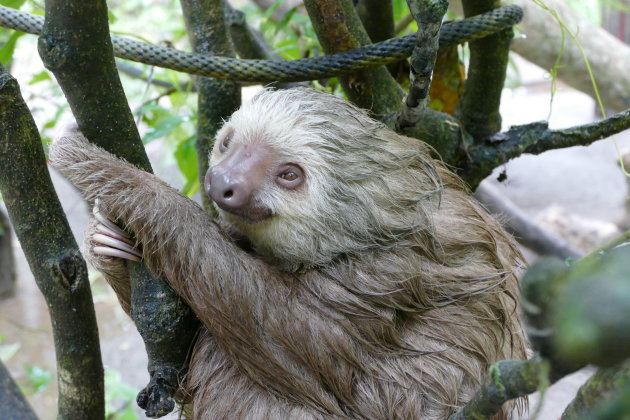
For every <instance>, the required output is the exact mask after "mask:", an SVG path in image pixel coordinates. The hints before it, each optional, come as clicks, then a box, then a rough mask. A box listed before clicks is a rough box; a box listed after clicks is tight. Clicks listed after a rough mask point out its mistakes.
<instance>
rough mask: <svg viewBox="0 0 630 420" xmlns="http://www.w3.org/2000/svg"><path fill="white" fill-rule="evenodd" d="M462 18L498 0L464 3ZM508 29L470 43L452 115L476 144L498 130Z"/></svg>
mask: <svg viewBox="0 0 630 420" xmlns="http://www.w3.org/2000/svg"><path fill="white" fill-rule="evenodd" d="M462 3H463V5H464V14H465V16H466V17H469V16H474V15H478V14H481V13H484V12H487V11H489V10H492V9H495V8H497V7H499V6H500V1H499V0H464V1H463V2H462ZM512 37H513V31H512V28H511V27H510V28H508V29H505V30H503V31H501V32H498V33H496V34H494V35H490V36H487V37H485V38H483V39H479V40H476V41H472V42H470V44H469V47H470V64H469V67H468V78H467V79H466V84H465V87H464V93H463V94H462V98H461V100H460V103H459V106H458V109H457V111H456V114H455V115H456V116H457V117H458V118H459V119H460V121H461V122H462V124H463V125H464V129H465V130H466V131H467V132H469V133H470V134H471V135H472V136H473V138H474V139H475V141H476V142H478V141H483V140H484V139H486V138H487V137H489V136H491V135H492V134H494V133H497V132H498V131H499V130H501V114H500V112H499V105H500V104H501V92H502V90H503V85H504V84H505V74H506V70H507V63H508V54H509V51H510V42H511V40H512Z"/></svg>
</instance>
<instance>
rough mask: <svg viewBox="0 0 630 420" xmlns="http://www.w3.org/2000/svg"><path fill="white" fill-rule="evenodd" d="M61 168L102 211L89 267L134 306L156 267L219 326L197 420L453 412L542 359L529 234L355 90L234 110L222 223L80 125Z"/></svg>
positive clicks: (197, 368) (190, 381)
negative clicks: (524, 276) (496, 372)
mask: <svg viewBox="0 0 630 420" xmlns="http://www.w3.org/2000/svg"><path fill="white" fill-rule="evenodd" d="M50 161H51V163H52V165H53V166H54V167H55V168H56V169H57V170H58V171H60V172H61V173H62V174H63V175H64V176H66V177H67V178H68V179H69V180H70V181H71V182H72V183H73V184H74V185H75V186H76V187H78V188H79V190H80V191H82V193H83V194H84V196H85V198H86V199H87V200H88V201H91V202H95V201H96V202H97V206H96V207H95V208H96V210H95V215H96V217H94V218H93V220H92V221H91V223H90V227H89V229H88V234H87V242H86V253H87V258H88V260H89V261H90V262H91V263H92V264H93V265H94V266H95V267H97V268H98V269H99V270H101V271H102V272H103V274H104V275H105V277H106V278H107V280H108V281H109V282H110V284H111V285H112V287H113V288H114V290H115V291H116V293H117V294H118V296H119V299H120V301H121V304H122V306H123V308H125V309H126V310H127V311H129V301H130V286H129V279H128V273H127V272H126V269H125V265H124V264H123V261H124V259H129V260H140V259H142V261H144V262H145V263H146V265H147V267H148V268H149V270H151V272H152V273H154V274H156V275H163V276H165V278H166V279H167V281H168V282H169V284H170V285H171V286H172V287H173V289H174V290H175V291H176V292H177V293H178V294H179V295H180V296H181V297H182V298H183V299H184V300H185V301H186V302H187V303H188V305H190V307H191V308H192V309H193V311H194V312H195V314H196V315H197V317H198V318H199V320H200V321H201V323H202V327H201V331H200V334H199V337H198V339H197V341H196V344H195V348H194V351H193V354H192V356H191V361H190V367H189V371H188V373H187V377H186V380H185V383H184V384H182V387H183V388H184V389H185V392H186V393H187V394H188V395H190V396H191V408H190V415H191V416H192V417H193V418H197V419H224V418H239V419H240V418H243V419H267V418H268V419H289V418H295V419H324V418H354V419H394V418H405V419H429V420H432V419H436V420H437V419H446V418H448V417H449V416H450V415H452V414H453V413H454V412H455V411H456V410H457V409H458V408H460V407H462V406H463V405H464V404H466V402H468V401H469V400H470V399H471V398H472V396H473V395H474V393H475V392H476V391H477V390H478V389H479V387H480V385H481V384H482V383H483V381H484V379H485V378H486V377H487V371H488V368H489V367H490V365H491V364H493V363H495V362H497V361H499V360H503V359H524V358H525V356H526V349H527V342H526V339H525V336H524V334H523V331H522V328H521V322H520V319H519V304H518V296H517V295H518V276H519V273H520V271H521V266H522V263H521V261H522V258H521V255H520V253H519V251H518V249H517V246H516V245H515V243H514V241H513V239H512V238H511V237H510V236H509V235H508V234H507V233H506V232H505V231H504V230H503V229H502V228H501V227H500V225H499V224H498V223H497V221H495V220H494V219H493V218H492V217H491V216H490V215H488V213H486V212H485V211H484V210H483V209H482V208H481V207H480V206H479V205H478V204H477V203H475V202H474V201H473V200H472V199H471V198H470V196H469V193H468V192H467V190H466V188H465V186H464V185H463V182H462V181H461V180H460V179H459V178H458V177H457V176H456V175H454V174H453V173H451V172H450V171H448V170H447V169H446V168H445V166H444V165H443V164H442V163H440V162H439V161H438V160H436V159H435V158H434V157H433V152H432V149H431V148H430V147H429V146H428V145H427V144H426V143H423V142H422V141H419V140H417V139H412V138H409V137H405V136H402V135H399V134H397V133H395V132H393V131H391V130H390V129H389V128H387V127H386V126H385V125H383V124H382V123H380V122H378V121H376V120H374V119H372V118H370V117H369V115H368V114H367V113H366V111H364V110H361V109H359V108H357V107H355V106H354V105H352V104H350V103H348V102H346V101H344V100H342V99H340V98H337V97H335V96H332V95H329V94H326V93H322V92H318V91H316V90H312V89H290V90H280V91H272V90H264V91H262V92H261V93H259V94H258V95H257V96H255V97H254V98H253V99H252V100H251V101H250V102H248V103H245V104H244V105H243V106H242V107H241V108H240V109H239V110H238V111H236V112H235V113H234V114H233V115H232V116H231V118H230V119H229V120H228V121H226V122H225V124H224V125H223V127H222V129H221V130H220V131H219V132H218V133H217V136H216V140H215V146H214V148H213V150H212V153H211V156H210V166H211V167H210V169H209V171H208V173H207V175H206V177H205V182H204V184H205V185H204V187H205V191H206V193H207V194H208V195H209V197H210V198H211V199H212V200H213V202H214V205H215V207H216V210H217V212H218V217H217V218H213V217H211V216H210V215H208V214H207V213H206V212H204V210H203V209H202V208H201V207H200V206H199V205H197V204H196V203H195V202H194V201H192V200H190V199H188V198H187V197H185V196H183V195H181V194H180V193H179V192H178V191H176V190H175V189H173V188H171V187H170V186H168V185H167V184H165V183H164V182H162V181H161V180H160V179H158V178H157V177H155V176H154V175H151V174H149V173H146V172H144V171H141V170H139V169H138V168H136V167H134V166H133V165H131V164H129V163H127V162H125V161H123V160H120V159H118V158H116V157H114V156H113V155H111V154H109V153H107V152H106V151H104V150H102V149H100V148H99V147H97V146H95V145H93V144H91V143H89V142H88V141H87V140H86V139H85V137H83V135H82V134H81V133H80V132H79V131H78V130H77V129H70V130H68V131H66V132H65V133H64V134H62V135H61V136H60V138H59V139H58V140H57V141H56V142H55V143H54V144H53V146H52V148H51V151H50ZM111 220H116V221H118V222H120V223H122V225H123V226H124V229H125V230H121V229H119V228H118V227H117V226H116V225H114V224H113V223H112V222H111ZM127 232H128V233H127ZM516 405H519V404H516ZM513 406H514V404H512V405H510V404H506V405H505V406H504V407H503V410H502V412H501V413H499V414H498V415H497V417H496V418H509V417H510V415H511V411H513V410H512V409H513V408H514V407H513Z"/></svg>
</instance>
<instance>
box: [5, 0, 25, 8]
mask: <svg viewBox="0 0 630 420" xmlns="http://www.w3.org/2000/svg"><path fill="white" fill-rule="evenodd" d="M24 3H26V0H0V4H1V5H3V6H6V7H10V8H12V9H19V8H20V7H22V6H23V5H24Z"/></svg>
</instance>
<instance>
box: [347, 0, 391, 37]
mask: <svg viewBox="0 0 630 420" xmlns="http://www.w3.org/2000/svg"><path fill="white" fill-rule="evenodd" d="M356 4H357V6H356V9H357V13H358V15H359V18H360V19H361V22H362V23H363V27H364V28H365V31H366V32H367V34H368V36H369V37H370V39H371V40H372V43H374V42H381V41H385V40H386V39H390V38H393V37H394V36H395V33H394V7H393V5H392V0H358V2H357V3H356Z"/></svg>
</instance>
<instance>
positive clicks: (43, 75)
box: [28, 70, 52, 85]
mask: <svg viewBox="0 0 630 420" xmlns="http://www.w3.org/2000/svg"><path fill="white" fill-rule="evenodd" d="M48 80H52V79H51V78H50V75H49V74H48V72H47V71H46V70H42V71H40V72H39V73H37V74H34V75H33V77H31V81H30V82H28V84H29V85H34V84H36V83H39V82H44V81H48Z"/></svg>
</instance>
